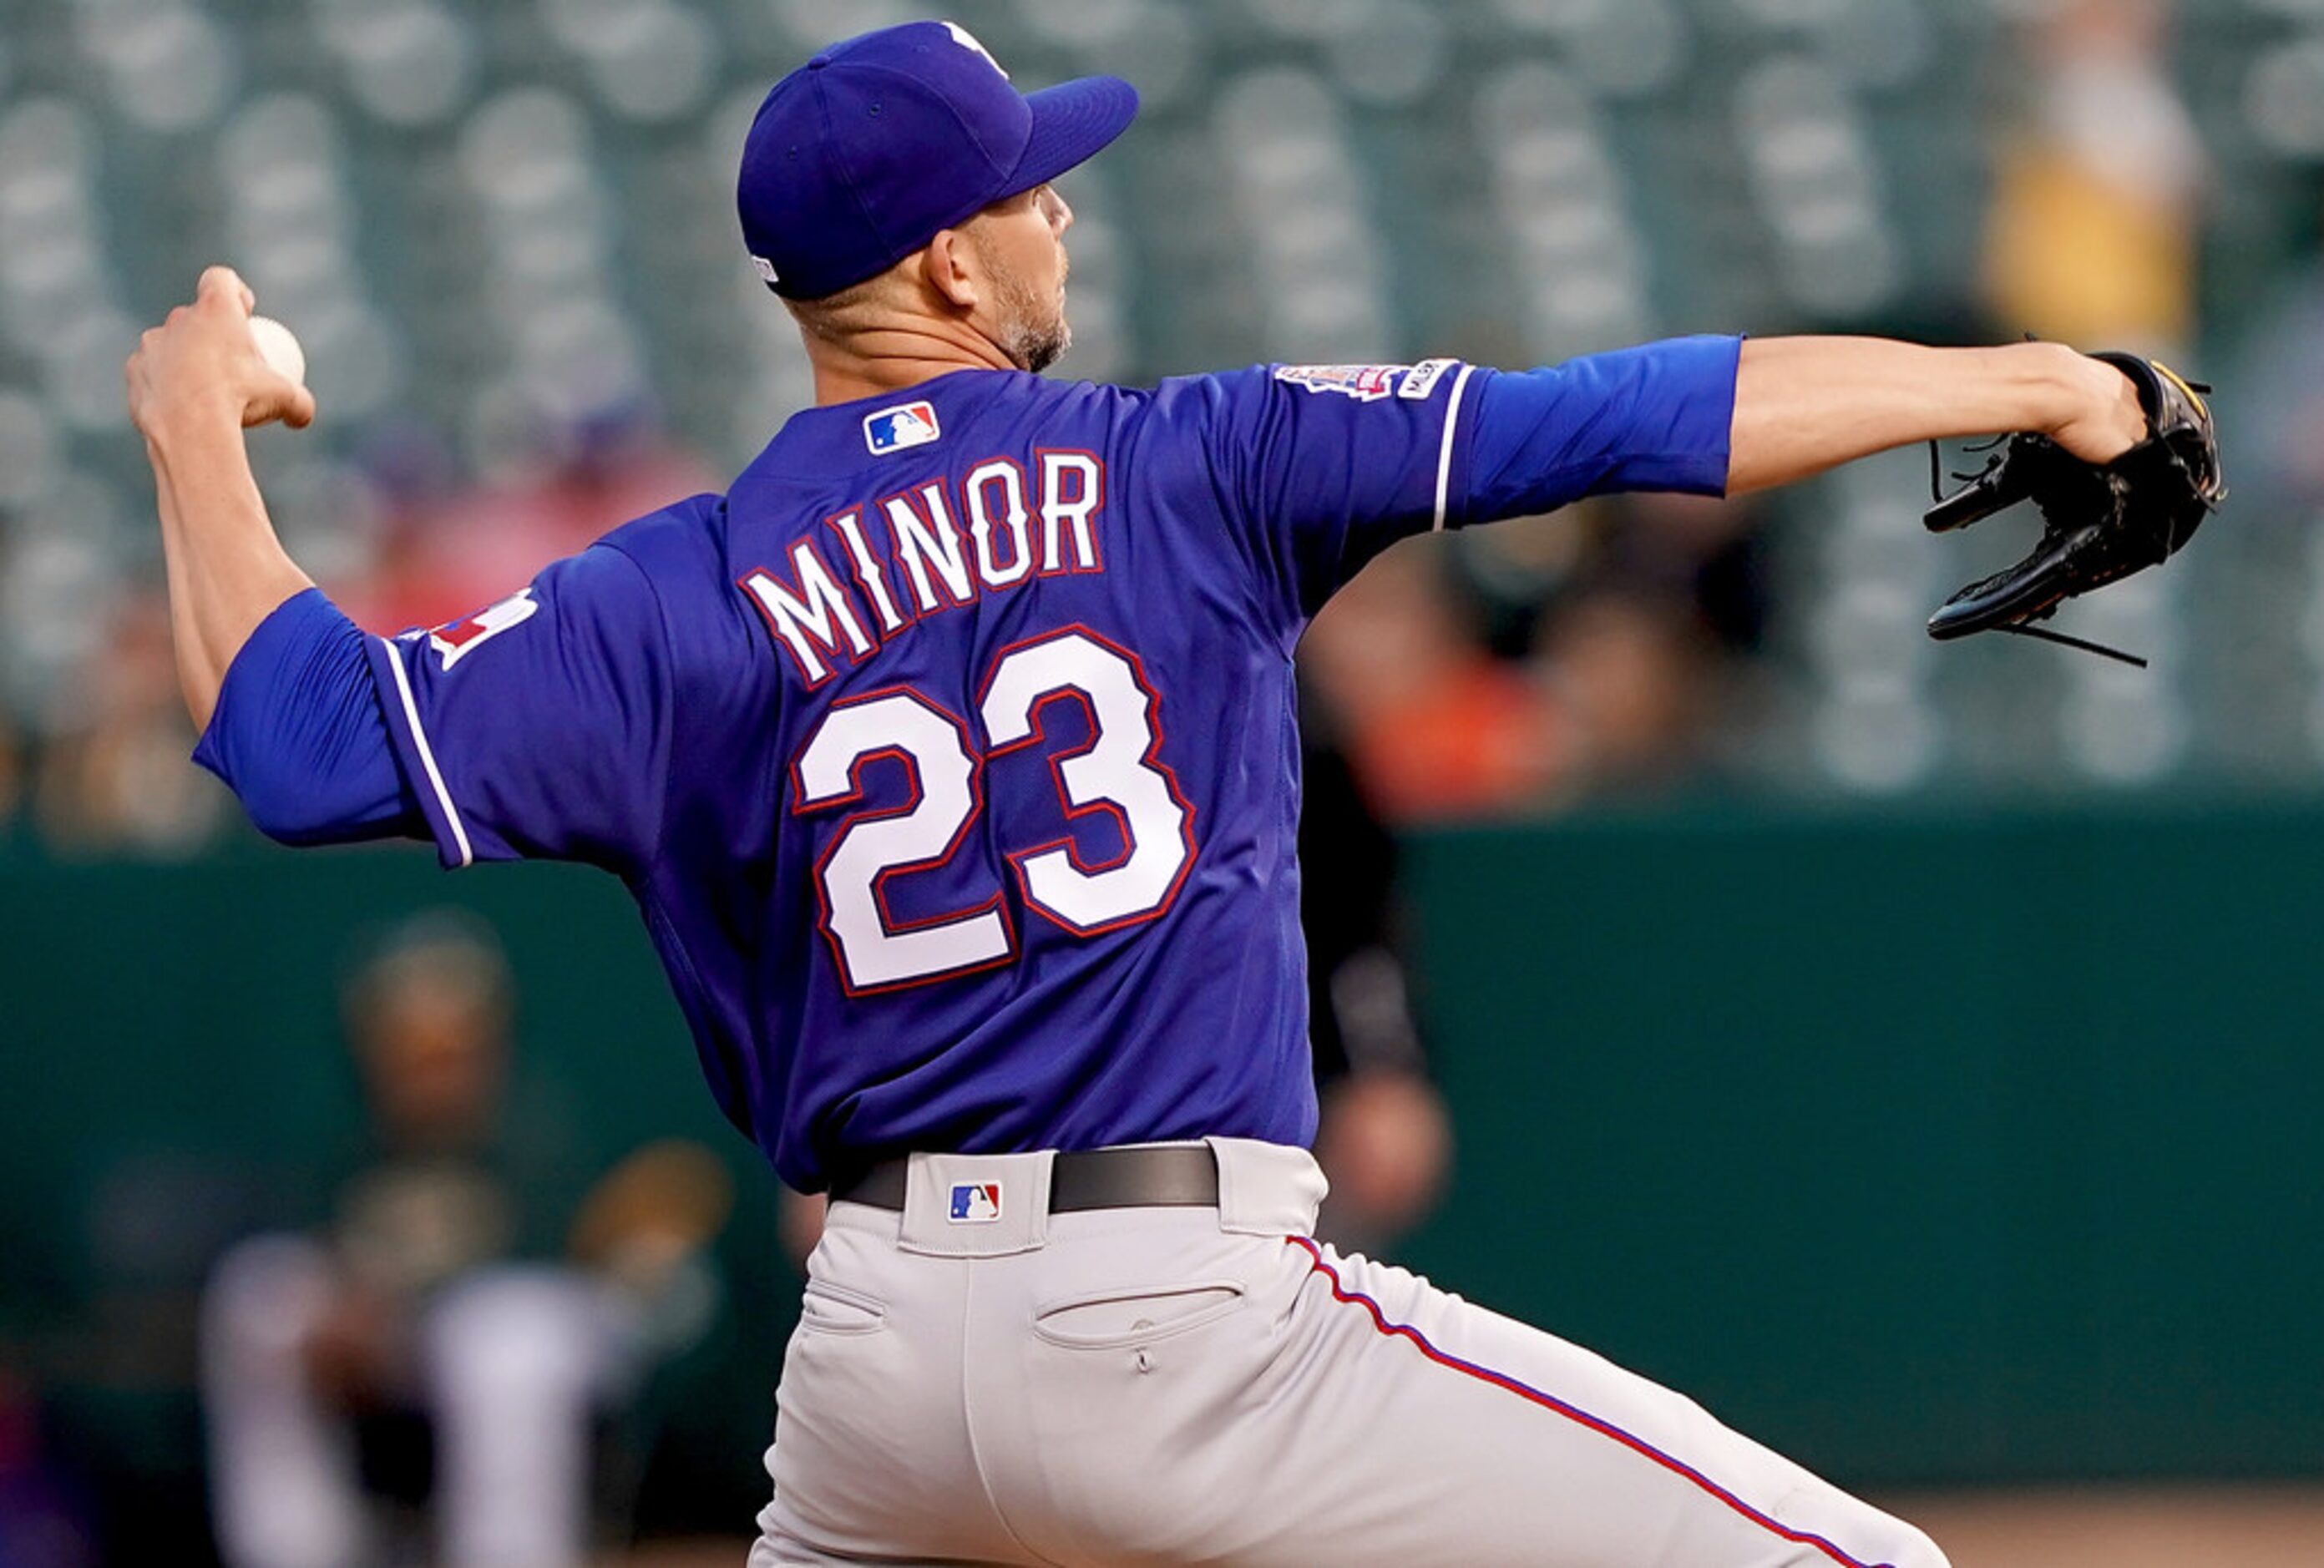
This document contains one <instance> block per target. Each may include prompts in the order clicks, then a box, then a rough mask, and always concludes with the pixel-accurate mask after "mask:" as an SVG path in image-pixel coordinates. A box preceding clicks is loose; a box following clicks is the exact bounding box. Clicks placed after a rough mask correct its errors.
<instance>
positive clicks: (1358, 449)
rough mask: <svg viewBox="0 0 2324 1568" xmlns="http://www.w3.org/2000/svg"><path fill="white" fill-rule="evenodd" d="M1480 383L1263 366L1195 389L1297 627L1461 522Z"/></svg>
mask: <svg viewBox="0 0 2324 1568" xmlns="http://www.w3.org/2000/svg"><path fill="white" fill-rule="evenodd" d="M1479 375H1480V373H1479V372H1478V371H1477V370H1476V369H1475V367H1473V366H1471V365H1468V364H1462V363H1461V362H1459V361H1457V360H1450V359H1432V360H1424V361H1422V362H1421V363H1420V364H1412V365H1355V364H1324V365H1314V364H1310V365H1288V364H1286V365H1261V366H1259V367H1256V368H1254V369H1251V370H1247V371H1240V372H1235V373H1231V374H1224V375H1215V376H1204V377H1201V378H1198V379H1197V380H1196V382H1194V383H1193V385H1192V387H1190V388H1189V389H1187V390H1194V389H1196V388H1198V389H1199V392H1200V395H1201V406H1202V409H1203V440H1204V442H1205V444H1206V445H1207V447H1208V454H1209V458H1210V468H1211V473H1212V475H1213V479H1214V482H1215V483H1216V484H1218V486H1219V488H1220V490H1221V492H1222V501H1223V503H1224V507H1225V511H1226V512H1227V514H1228V517H1229V521H1230V526H1231V527H1232V528H1233V529H1235V530H1237V532H1238V534H1239V536H1240V541H1241V543H1242V545H1243V547H1244V550H1245V553H1246V554H1247V555H1248V557H1249V558H1250V560H1251V562H1252V564H1253V566H1254V567H1256V568H1257V570H1258V572H1259V576H1260V577H1261V578H1262V579H1263V582H1264V584H1265V586H1267V587H1268V589H1270V590H1271V591H1272V592H1273V593H1274V594H1275V595H1277V599H1278V607H1279V609H1280V610H1281V612H1282V613H1283V614H1284V615H1285V616H1286V618H1287V619H1288V620H1289V621H1290V622H1291V623H1293V624H1295V625H1296V624H1298V623H1304V622H1305V620H1306V618H1307V617H1308V616H1310V615H1313V614H1314V613H1315V612H1316V611H1317V610H1318V609H1320V608H1321V607H1322V606H1323V601H1324V600H1325V599H1327V598H1329V597H1330V596H1331V595H1332V594H1333V592H1334V591H1335V590H1337V589H1338V588H1339V586H1341V585H1342V584H1343V583H1345V582H1346V581H1347V580H1348V579H1349V578H1350V577H1352V576H1355V574H1356V572H1357V570H1358V569H1359V568H1360V567H1362V566H1363V564H1364V563H1365V562H1366V561H1369V559H1371V558H1372V557H1374V556H1375V555H1378V554H1379V552H1380V551H1381V550H1383V549H1387V548H1388V546H1389V545H1391V544H1393V543H1395V542H1396V541H1397V540H1399V539H1402V538H1404V537H1405V536H1406V535H1407V534H1412V533H1420V532H1425V531H1426V530H1429V529H1431V528H1442V527H1444V526H1445V525H1446V523H1447V522H1448V521H1452V515H1453V512H1454V502H1455V499H1456V497H1457V496H1458V495H1459V494H1460V493H1461V492H1462V489H1463V488H1464V486H1465V482H1466V472H1467V463H1468V442H1469V437H1470V433H1471V432H1470V431H1469V430H1468V429H1467V428H1466V427H1467V424H1468V423H1469V421H1468V420H1466V419H1465V418H1464V414H1465V411H1466V410H1469V409H1471V408H1472V407H1473V406H1474V402H1475V398H1476V395H1477V386H1478V378H1479ZM1165 395H1166V399H1167V395H1168V389H1167V386H1166V393H1165Z"/></svg>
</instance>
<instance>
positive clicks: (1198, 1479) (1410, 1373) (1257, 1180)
mask: <svg viewBox="0 0 2324 1568" xmlns="http://www.w3.org/2000/svg"><path fill="white" fill-rule="evenodd" d="M1211 1141H1212V1144H1213V1148H1215V1150H1216V1151H1217V1155H1218V1160H1219V1175H1220V1201H1219V1205H1218V1207H1217V1208H1216V1209H1210V1208H1134V1209H1113V1210H1102V1211H1095V1212H1088V1213H1064V1214H1056V1215H1052V1214H1050V1213H1048V1212H1047V1207H1048V1192H1047V1185H1048V1161H1049V1158H1050V1157H1049V1156H1047V1155H1046V1154H1033V1155H1004V1156H982V1157H973V1156H932V1155H920V1156H915V1157H914V1158H913V1161H912V1170H911V1176H910V1180H909V1184H908V1195H907V1197H906V1199H905V1206H904V1210H903V1212H902V1213H894V1212H891V1211H887V1210H882V1209H877V1208H872V1207H869V1206H867V1205H864V1204H853V1203H841V1204H833V1205H832V1207H831V1213H830V1218H829V1220H828V1222H827V1223H826V1226H825V1231H824V1236H823V1241H822V1243H821V1245H820V1246H818V1247H817V1248H816V1252H815V1256H814V1257H813V1259H810V1261H809V1264H808V1275H809V1278H808V1283H807V1294H806V1298H805V1304H804V1306H803V1308H802V1311H801V1315H800V1320H799V1324H798V1330H797V1332H796V1333H794V1334H793V1336H792V1338H791V1342H790V1348H789V1351H788V1355H787V1357H786V1360H785V1362H784V1367H783V1378H782V1387H781V1389H780V1391H779V1396H778V1413H777V1416H776V1421H775V1443H774V1446H773V1447H772V1448H771V1449H770V1450H769V1451H768V1454H767V1468H768V1470H769V1471H770V1473H771V1474H772V1476H773V1477H774V1482H775V1495H774V1501H773V1502H772V1503H770V1505H769V1506H768V1508H766V1510H765V1511H764V1512H763V1513H761V1515H760V1517H759V1523H760V1526H761V1530H762V1531H763V1532H764V1533H763V1535H762V1536H761V1539H760V1541H759V1543H758V1545H756V1547H755V1548H754V1549H753V1550H752V1554H751V1561H750V1568H776V1565H777V1564H791V1563H862V1562H874V1563H1056V1564H1117V1563H1253V1564H1268V1563H1282V1564H1303V1565H1305V1564H1317V1563H1332V1564H1339V1563H1383V1564H1388V1563H1392V1564H1397V1565H1399V1568H1410V1565H1414V1564H1428V1563H1457V1564H1461V1565H1462V1568H1472V1565H1481V1564H1489V1563H1535V1564H1552V1565H1554V1568H1874V1565H1881V1568H1945V1559H1944V1556H1943V1554H1941V1552H1939V1551H1938V1550H1937V1548H1936V1546H1935V1545H1934V1544H1933V1543H1932V1542H1931V1541H1930V1540H1929V1538H1928V1537H1927V1536H1923V1534H1922V1533H1921V1532H1920V1531H1918V1530H1916V1529H1914V1528H1913V1527H1912V1526H1909V1525H1906V1524H1904V1523H1903V1522H1902V1521H1900V1520H1897V1519H1895V1518H1892V1517H1888V1516H1887V1515H1886V1514H1883V1513H1881V1512H1880V1511H1879V1510H1877V1509H1876V1508H1872V1507H1871V1506H1870V1505H1868V1504H1866V1503H1863V1502H1860V1501H1858V1499H1855V1498H1852V1497H1850V1496H1849V1495H1848V1494H1847V1493H1845V1492H1843V1491H1841V1490H1839V1489H1838V1488H1836V1487H1834V1486H1832V1485H1831V1484H1830V1483H1828V1482H1826V1481H1823V1480H1819V1479H1817V1478H1816V1477H1815V1476H1813V1475H1811V1474H1810V1473H1808V1472H1807V1471H1804V1470H1803V1469H1801V1468H1800V1467H1799V1466H1798V1465H1795V1464H1794V1463H1792V1462H1790V1461H1788V1460H1786V1459H1784V1458H1782V1457H1780V1456H1779V1455H1777V1454H1775V1453H1770V1452H1769V1451H1768V1450H1766V1449H1765V1448H1763V1447H1761V1446H1759V1445H1758V1444H1757V1443H1753V1442H1751V1441H1750V1440H1749V1439H1748V1438H1745V1437H1742V1436H1739V1435H1738V1434H1736V1433H1733V1432H1730V1431H1729V1430H1728V1429H1727V1428H1726V1427H1724V1426H1722V1425H1720V1424H1719V1423H1718V1422H1717V1421H1714V1420H1713V1419H1711V1416H1709V1415H1707V1414H1706V1413H1705V1412H1704V1411H1703V1410H1702V1409H1701V1407H1699V1406H1697V1405H1695V1404H1694V1403H1693V1402H1692V1400H1689V1399H1686V1398H1684V1397H1681V1396H1680V1395H1677V1394H1674V1393H1672V1392H1671V1391H1670V1390H1669V1389H1667V1388H1660V1387H1658V1386H1656V1385H1655V1384H1653V1383H1650V1382H1648V1381H1646V1379H1643V1378H1639V1377H1636V1376H1634V1375H1632V1374H1631V1373H1628V1372H1625V1371H1623V1370H1620V1369H1619V1368H1618V1367H1615V1366H1613V1365H1612V1364H1611V1363H1609V1362H1608V1361H1606V1360H1602V1359H1601V1358H1600V1357H1598V1356H1595V1355H1592V1354H1591V1353H1590V1352H1589V1351H1584V1350H1582V1349H1580V1348H1578V1347H1576V1346H1574V1345H1571V1344H1568V1343H1566V1342H1564V1341H1563V1340H1559V1339H1556V1338H1554V1337H1553V1336H1551V1335H1549V1334H1546V1333H1542V1332H1540V1331H1539V1330H1537V1329H1532V1328H1528V1327H1526V1326H1525V1325H1524V1324H1519V1323H1516V1322H1513V1321H1512V1320H1510V1319H1508V1318H1506V1317H1502V1316H1500V1315H1499V1314H1495V1313H1490V1312H1487V1311H1485V1310H1484V1309H1482V1308H1480V1307H1477V1306H1473V1305H1470V1304H1469V1303H1467V1302H1465V1301H1463V1300H1462V1299H1461V1298H1460V1297H1459V1296H1454V1295H1452V1294H1450V1293H1449V1292H1446V1291H1443V1290H1439V1289H1437V1288H1436V1287H1434V1286H1432V1285H1430V1284H1429V1283H1428V1282H1427V1281H1426V1280H1424V1279H1422V1278H1420V1277H1417V1276H1416V1275H1413V1274H1410V1273H1407V1272H1406V1271H1405V1270H1403V1269H1401V1268H1390V1267H1388V1266H1387V1265H1385V1264H1380V1263H1375V1262H1372V1261H1370V1260H1369V1259H1364V1258H1361V1257H1358V1256H1352V1255H1350V1256H1342V1255H1340V1254H1338V1253H1337V1252H1335V1251H1334V1250H1333V1249H1331V1248H1330V1247H1327V1246H1323V1245H1322V1244H1320V1243H1318V1242H1315V1241H1312V1240H1310V1239H1309V1237H1308V1231H1309V1229H1310V1228H1311V1227H1312V1226H1313V1224H1314V1218H1315V1207H1316V1204H1317V1203H1318V1202H1319V1201H1320V1200H1321V1199H1322V1197H1323V1190H1324V1183H1323V1175H1322V1173H1321V1172H1320V1171H1319V1170H1318V1169H1317V1167H1316V1166H1315V1163H1314V1160H1313V1159H1312V1158H1310V1157H1309V1156H1308V1155H1307V1153H1306V1152H1305V1150H1302V1149H1296V1148H1285V1147H1282V1146H1279V1145H1274V1144H1263V1143H1253V1142H1248V1141H1243V1140H1240V1139H1213V1140H1211ZM994 1185H997V1186H998V1187H999V1188H1000V1193H999V1194H998V1196H997V1199H996V1198H994V1197H992V1196H991V1194H990V1192H989V1189H990V1188H991V1187H992V1186H994ZM964 1188H965V1189H969V1190H968V1191H967V1192H966V1193H965V1194H964V1193H963V1189H964ZM972 1200H973V1201H972ZM956 1214H957V1215H960V1216H962V1217H961V1218H955V1217H954V1216H955V1215H956Z"/></svg>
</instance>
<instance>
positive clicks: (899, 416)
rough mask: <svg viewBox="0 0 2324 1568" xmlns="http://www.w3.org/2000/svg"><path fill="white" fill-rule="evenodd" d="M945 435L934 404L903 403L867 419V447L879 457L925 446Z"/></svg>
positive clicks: (867, 415)
mask: <svg viewBox="0 0 2324 1568" xmlns="http://www.w3.org/2000/svg"><path fill="white" fill-rule="evenodd" d="M943 434H944V428H943V427H942V426H940V425H938V424H937V423H936V404H934V403H928V402H918V403H899V404H897V405H896V406H895V407H894V408H892V409H881V410H880V411H879V412H877V413H871V414H866V415H864V416H863V444H864V445H865V446H867V447H871V455H872V456H873V457H886V456H887V455H888V454H889V453H890V452H901V451H903V450H905V449H906V448H908V447H925V446H927V444H928V443H929V442H930V441H933V440H935V439H936V438H937V437H938V436H941V435H943Z"/></svg>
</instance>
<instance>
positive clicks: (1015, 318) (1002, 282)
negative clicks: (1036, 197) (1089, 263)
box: [977, 245, 1074, 375]
mask: <svg viewBox="0 0 2324 1568" xmlns="http://www.w3.org/2000/svg"><path fill="white" fill-rule="evenodd" d="M977 248H978V249H979V251H981V252H983V260H984V263H985V268H986V270H987V271H988V272H991V275H992V287H993V291H994V293H995V294H996V295H997V296H998V298H997V299H996V300H995V301H994V304H995V307H996V309H997V313H998V315H999V317H1000V329H1001V336H1000V339H999V343H1000V348H1001V353H1003V354H1005V355H1008V356H1009V363H1010V364H1013V365H1015V366H1016V367H1017V368H1018V369H1019V370H1025V371H1030V372H1032V373H1033V374H1035V375H1038V374H1041V373H1042V372H1043V371H1045V370H1047V369H1048V368H1049V367H1050V366H1051V365H1053V364H1056V363H1057V361H1059V360H1060V359H1063V358H1064V357H1065V351H1066V350H1067V349H1069V348H1071V347H1072V346H1074V329H1073V327H1072V325H1071V324H1070V323H1068V322H1067V321H1066V320H1065V280H1064V279H1062V278H1060V279H1059V280H1058V281H1057V297H1056V299H1055V300H1047V301H1044V300H1040V299H1039V298H1037V296H1036V295H1035V294H1034V292H1033V286H1032V285H1031V284H1030V283H1028V282H1027V281H1025V280H1024V279H1023V278H1022V277H1020V276H1019V275H1018V274H1017V273H1015V272H1010V271H1009V270H1008V269H1007V268H1006V267H1001V266H996V265H994V264H993V260H992V256H991V253H990V252H989V251H984V247H983V246H982V245H979V246H978V247H977Z"/></svg>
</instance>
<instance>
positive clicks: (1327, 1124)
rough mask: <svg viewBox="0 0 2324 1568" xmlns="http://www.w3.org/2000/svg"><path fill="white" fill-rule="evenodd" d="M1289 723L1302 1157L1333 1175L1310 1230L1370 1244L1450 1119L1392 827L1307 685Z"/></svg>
mask: <svg viewBox="0 0 2324 1568" xmlns="http://www.w3.org/2000/svg"><path fill="white" fill-rule="evenodd" d="M1300 732H1301V735H1302V739H1303V741H1304V743H1305V755H1304V757H1303V759H1302V768H1303V773H1304V779H1303V786H1304V789H1303V798H1302V802H1301V806H1300V812H1299V865H1300V886H1299V923H1300V926H1301V927H1302V928H1303V929H1304V930H1305V933H1306V937H1307V1034H1308V1039H1309V1041H1310V1042H1311V1043H1312V1045H1313V1047H1314V1054H1315V1085H1316V1093H1317V1096H1318V1098H1319V1099H1320V1101H1321V1102H1322V1121H1321V1123H1320V1125H1319V1126H1318V1128H1317V1130H1316V1134H1315V1158H1316V1161H1317V1163H1319V1164H1320V1165H1322V1166H1323V1175H1324V1176H1325V1178H1326V1179H1328V1180H1329V1181H1330V1182H1331V1184H1332V1190H1331V1194H1330V1195H1329V1196H1328V1197H1327V1198H1326V1199H1325V1200H1324V1204H1323V1213H1322V1215H1321V1216H1320V1217H1319V1218H1318V1219H1317V1221H1316V1230H1317V1231H1318V1232H1319V1233H1320V1234H1322V1235H1323V1236H1324V1237H1325V1238H1327V1239H1328V1240H1330V1241H1333V1243H1334V1244H1336V1245H1338V1246H1340V1247H1342V1249H1345V1250H1352V1251H1361V1252H1370V1253H1374V1254H1378V1253H1379V1251H1381V1250H1384V1249H1385V1248H1387V1247H1388V1246H1389V1245H1391V1244H1393V1243H1394V1242H1395V1241H1397V1238H1399V1237H1401V1236H1402V1235H1403V1234H1404V1233H1405V1232H1406V1231H1409V1230H1411V1229H1412V1228H1413V1227H1414V1226H1415V1225H1416V1224H1418V1223H1419V1222H1421V1221H1423V1220H1425V1219H1426V1218H1427V1217H1428V1214H1429V1213H1430V1212H1431V1211H1432V1210H1434V1208H1435V1206H1436V1204H1437V1201H1438V1200H1439V1199H1440V1198H1442V1197H1443V1194H1444V1182H1445V1176H1446V1174H1447V1171H1448V1168H1449V1167H1450V1165H1451V1163H1452V1121H1451V1119H1450V1118H1449V1117H1448V1116H1447V1114H1446V1113H1445V1110H1444V1102H1443V1097H1442V1096H1441V1095H1439V1094H1438V1093H1437V1092H1436V1086H1435V1084H1434V1081H1433V1080H1432V1079H1431V1077H1430V1076H1429V1072H1428V1058H1427V1055H1426V1051H1425V1046H1424V1040H1423V1036H1422V1034H1421V1030H1420V1025H1419V1021H1418V1019H1417V1018H1416V1016H1415V1013H1414V1010H1413V999H1412V984H1411V974H1410V970H1409V968H1408V966H1407V965H1406V962H1405V956H1404V950H1403V942H1402V934H1401V931H1400V930H1399V928H1398V917H1399V901H1398V898H1397V844H1396V839H1395V837H1394V835H1391V834H1390V833H1389V832H1388V826H1387V825H1386V824H1385V823H1383V822H1381V821H1380V819H1379V816H1377V815H1376V814H1375V813H1374V812H1373V811H1372V809H1371V807H1369V804H1367V802H1366V801H1365V799H1364V795H1363V791H1362V790H1361V789H1360V788H1358V786H1357V783H1356V777H1355V773H1354V770H1352V768H1351V766H1350V764H1349V761H1348V759H1347V757H1346V755H1345V754H1344V753H1343V752H1341V751H1340V749H1339V747H1338V745H1337V744H1336V740H1335V734H1334V725H1333V719H1332V715H1331V714H1330V713H1329V712H1328V711H1327V710H1326V708H1325V706H1324V705H1323V703H1321V702H1320V701H1318V700H1316V699H1315V698H1314V696H1313V694H1312V693H1311V694H1308V695H1307V696H1306V697H1305V699H1303V701H1302V702H1301V704H1300Z"/></svg>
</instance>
